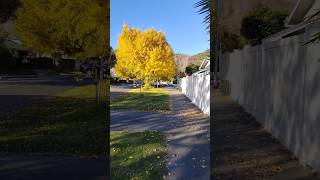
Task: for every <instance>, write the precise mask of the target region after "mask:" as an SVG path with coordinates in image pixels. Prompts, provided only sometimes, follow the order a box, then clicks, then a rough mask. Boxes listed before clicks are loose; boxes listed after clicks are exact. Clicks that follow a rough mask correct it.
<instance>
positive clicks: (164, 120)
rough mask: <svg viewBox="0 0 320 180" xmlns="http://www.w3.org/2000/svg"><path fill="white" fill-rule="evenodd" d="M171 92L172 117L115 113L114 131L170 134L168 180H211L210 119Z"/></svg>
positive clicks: (137, 113) (143, 113)
mask: <svg viewBox="0 0 320 180" xmlns="http://www.w3.org/2000/svg"><path fill="white" fill-rule="evenodd" d="M168 91H169V92H170V102H171V109H172V112H171V113H170V114H163V113H156V112H141V111H125V110H113V111H111V121H110V127H111V130H112V131H115V130H116V131H130V132H135V131H145V130H155V131H161V132H164V133H166V134H167V147H168V159H167V161H168V169H169V176H168V178H169V179H199V180H201V179H210V137H209V117H208V116H206V115H204V114H203V113H202V112H201V111H200V110H199V109H198V108H196V107H195V106H194V105H193V104H192V103H191V102H190V100H189V99H188V98H187V97H185V96H184V95H183V94H181V93H180V92H178V91H177V90H175V89H168ZM111 94H112V92H111Z"/></svg>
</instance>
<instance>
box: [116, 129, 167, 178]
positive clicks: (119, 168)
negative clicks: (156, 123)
mask: <svg viewBox="0 0 320 180" xmlns="http://www.w3.org/2000/svg"><path fill="white" fill-rule="evenodd" d="M165 153H166V144H165V136H164V135H163V134H161V133H159V132H149V131H147V132H136V133H125V132H112V133H111V135H110V158H111V162H110V164H111V169H110V172H111V178H112V179H114V180H117V179H119V180H120V179H123V178H124V177H126V179H136V180H140V179H141V180H145V179H146V180H148V179H150V180H156V179H163V176H164V175H165V174H166V163H165Z"/></svg>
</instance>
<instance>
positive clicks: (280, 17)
mask: <svg viewBox="0 0 320 180" xmlns="http://www.w3.org/2000/svg"><path fill="white" fill-rule="evenodd" d="M286 17H287V13H286V12H284V11H274V10H271V9H269V8H266V7H264V8H260V9H257V10H255V11H253V12H251V13H250V14H249V15H248V16H246V17H245V18H243V19H242V23H241V29H240V32H241V35H242V36H244V37H245V38H247V39H248V40H249V41H250V42H251V44H256V43H260V42H261V40H262V39H264V38H266V37H268V36H270V35H272V34H275V33H277V32H279V31H282V30H283V29H285V25H284V20H285V18H286Z"/></svg>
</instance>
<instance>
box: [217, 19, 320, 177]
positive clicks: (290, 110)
mask: <svg viewBox="0 0 320 180" xmlns="http://www.w3.org/2000/svg"><path fill="white" fill-rule="evenodd" d="M319 31H320V27H319V26H316V25H313V26H309V27H307V28H306V32H305V33H303V34H300V35H296V36H292V37H287V38H284V39H280V40H276V41H266V40H265V41H263V44H262V45H259V46H255V47H246V48H245V49H244V50H242V51H235V52H233V53H232V54H227V55H225V56H224V57H223V63H222V65H221V74H222V79H225V80H229V81H230V83H231V96H232V97H233V98H234V99H235V100H238V102H239V103H240V104H241V105H242V106H243V107H244V108H245V109H246V110H247V111H248V112H250V113H251V114H252V115H254V116H255V117H256V118H257V120H258V121H259V122H260V123H261V124H262V125H263V126H264V127H265V128H266V129H267V130H268V131H270V132H271V133H272V134H273V135H275V136H276V137H277V138H278V139H279V140H280V141H281V142H282V143H283V144H284V145H285V146H286V147H287V148H288V149H290V150H291V151H292V152H293V153H294V154H295V155H296V156H297V157H298V158H299V160H300V161H301V162H302V163H303V164H308V165H311V166H312V167H314V168H315V169H316V170H317V171H319V172H320V60H319V59H320V44H319V43H314V44H309V45H305V44H304V43H305V42H306V40H307V39H308V38H310V37H311V36H312V35H313V34H314V33H316V32H319Z"/></svg>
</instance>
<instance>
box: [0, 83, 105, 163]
mask: <svg viewBox="0 0 320 180" xmlns="http://www.w3.org/2000/svg"><path fill="white" fill-rule="evenodd" d="M106 86H107V85H106ZM93 87H94V86H92V85H87V86H83V87H77V88H74V89H73V90H70V91H68V92H66V93H64V94H62V95H61V96H59V97H55V98H53V99H50V100H41V101H38V102H36V103H34V104H33V105H32V106H30V107H28V108H26V109H24V110H22V111H20V112H18V113H16V115H14V116H9V117H4V118H1V120H0V151H2V152H24V153H31V152H32V153H34V152H36V153H63V154H74V155H80V156H85V157H95V158H102V157H104V156H105V152H106V143H107V142H106V137H107V135H106V134H107V126H106V123H107V120H108V117H109V116H108V111H107V110H106V109H107V103H106V104H104V105H100V106H98V105H97V104H96V102H95V100H94V98H93V97H95V96H94V93H95V91H94V88H93ZM105 88H106V89H107V87H105ZM107 93H108V92H107V91H105V95H104V96H105V97H107ZM91 94H93V95H91Z"/></svg>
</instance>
